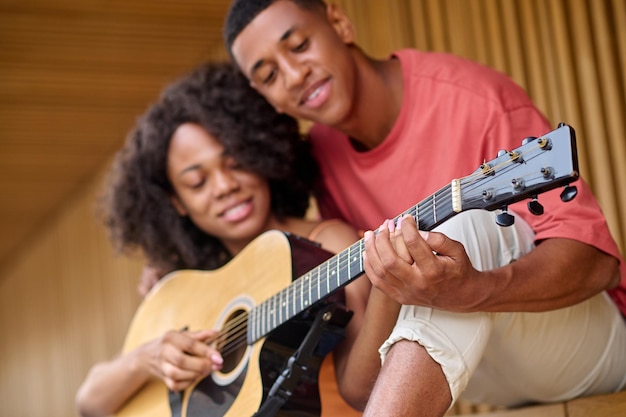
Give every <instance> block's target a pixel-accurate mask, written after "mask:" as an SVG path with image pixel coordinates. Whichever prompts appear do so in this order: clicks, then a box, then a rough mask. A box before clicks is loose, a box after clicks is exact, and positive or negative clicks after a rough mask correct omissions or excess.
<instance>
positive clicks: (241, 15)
mask: <svg viewBox="0 0 626 417" xmlns="http://www.w3.org/2000/svg"><path fill="white" fill-rule="evenodd" d="M275 1H276V0H234V1H233V2H232V3H231V5H230V7H229V9H228V13H227V14H226V19H225V20H224V28H223V31H222V35H223V37H224V44H225V45H226V50H227V51H228V53H229V54H230V53H231V48H232V46H233V42H235V39H236V38H237V36H239V34H240V33H241V31H243V30H244V29H245V28H246V27H247V26H248V24H250V22H252V20H254V18H255V17H256V16H257V15H258V14H259V13H261V12H262V11H263V10H265V9H267V8H268V7H269V6H271V5H272V4H273V3H274V2H275ZM289 1H291V2H293V3H295V4H296V5H297V6H298V7H301V8H303V9H307V10H320V11H323V10H325V7H326V3H325V2H324V1H323V0H289ZM231 58H232V54H231Z"/></svg>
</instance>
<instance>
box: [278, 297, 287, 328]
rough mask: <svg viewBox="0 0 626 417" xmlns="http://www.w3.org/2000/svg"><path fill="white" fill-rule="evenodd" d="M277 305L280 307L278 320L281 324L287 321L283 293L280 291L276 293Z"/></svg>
mask: <svg viewBox="0 0 626 417" xmlns="http://www.w3.org/2000/svg"><path fill="white" fill-rule="evenodd" d="M278 304H279V305H280V309H279V316H278V320H279V321H280V322H281V323H283V322H284V321H285V320H287V311H286V307H287V305H286V303H285V292H284V291H280V292H279V293H278Z"/></svg>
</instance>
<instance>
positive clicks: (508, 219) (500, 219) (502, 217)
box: [496, 206, 515, 227]
mask: <svg viewBox="0 0 626 417" xmlns="http://www.w3.org/2000/svg"><path fill="white" fill-rule="evenodd" d="M513 223H515V217H513V216H512V215H510V214H509V212H508V211H507V207H506V206H504V207H502V213H500V214H498V215H497V216H496V224H497V225H498V226H503V227H508V226H511V225H513Z"/></svg>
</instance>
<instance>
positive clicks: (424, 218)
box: [247, 181, 460, 344]
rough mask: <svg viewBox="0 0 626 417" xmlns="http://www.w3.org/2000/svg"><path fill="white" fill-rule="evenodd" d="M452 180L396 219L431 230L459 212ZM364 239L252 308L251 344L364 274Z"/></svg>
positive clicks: (456, 190) (249, 321) (456, 193)
mask: <svg viewBox="0 0 626 417" xmlns="http://www.w3.org/2000/svg"><path fill="white" fill-rule="evenodd" d="M456 184H457V183H456V182H455V181H453V182H452V184H451V185H447V186H445V187H443V188H442V189H440V190H439V191H437V192H436V193H435V194H433V195H431V196H429V197H428V198H426V199H425V200H423V201H422V202H420V203H418V204H416V205H415V206H413V207H411V208H410V209H408V210H407V211H405V212H403V213H401V214H399V215H398V216H396V217H395V218H394V221H397V220H398V219H399V218H400V217H403V216H405V215H410V216H412V217H413V218H415V219H416V221H417V222H418V225H419V228H420V229H421V230H432V229H433V228H435V227H436V226H437V225H439V224H441V223H443V222H444V221H446V220H447V219H449V218H450V217H452V216H454V215H455V214H456V212H455V208H456V207H454V201H455V199H456V198H457V195H458V193H460V190H458V189H457V188H458V187H457V185H456ZM364 249H365V243H364V240H363V239H361V240H359V241H358V242H356V243H354V244H352V245H351V246H350V247H348V248H347V249H344V250H343V251H341V252H339V253H338V254H336V255H334V256H333V257H332V258H330V259H329V260H327V261H326V262H324V263H322V264H320V265H318V266H317V267H315V268H313V269H312V270H310V271H309V272H307V273H306V274H304V275H302V276H300V277H299V278H298V279H296V280H295V281H294V282H293V283H292V284H291V285H289V286H288V287H287V288H285V289H283V290H282V291H280V292H279V293H277V294H275V295H274V296H272V297H270V298H269V299H267V300H265V301H263V302H262V303H260V304H259V305H258V306H256V307H255V308H253V309H252V310H251V311H250V313H249V316H248V336H247V338H248V343H250V344H251V343H254V342H255V341H257V340H258V339H260V338H262V337H264V336H265V335H267V334H268V333H270V332H271V331H272V330H274V329H276V328H277V327H278V326H280V325H281V324H283V323H285V322H287V321H288V320H290V319H292V318H294V317H295V316H296V315H298V314H300V313H301V312H303V311H304V310H306V309H307V308H309V307H311V306H312V305H313V304H315V303H316V302H318V301H320V300H323V299H324V298H326V297H328V296H329V295H331V294H332V293H334V292H335V291H337V290H338V289H340V288H342V287H343V286H345V285H347V284H349V283H350V282H352V281H353V280H355V279H356V278H358V277H360V276H361V275H363V273H364V272H365V271H364V267H363V256H362V252H363V250H364Z"/></svg>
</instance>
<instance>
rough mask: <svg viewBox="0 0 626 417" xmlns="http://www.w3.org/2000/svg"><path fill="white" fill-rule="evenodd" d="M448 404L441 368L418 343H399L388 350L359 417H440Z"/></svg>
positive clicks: (448, 394)
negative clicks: (370, 394) (369, 397)
mask: <svg viewBox="0 0 626 417" xmlns="http://www.w3.org/2000/svg"><path fill="white" fill-rule="evenodd" d="M451 401H452V397H451V395H450V389H449V387H448V382H447V381H446V377H445V376H444V374H443V371H442V369H441V366H440V365H439V364H438V363H437V362H435V361H434V360H433V359H432V358H431V357H430V355H429V354H428V352H426V349H424V348H423V347H422V346H421V345H420V344H419V343H417V342H411V341H408V340H402V341H399V342H397V343H395V344H394V345H393V347H392V348H391V349H390V350H389V353H388V355H387V358H386V360H385V363H384V365H383V367H382V369H381V371H380V375H379V376H378V379H377V380H376V384H375V385H374V390H373V391H372V396H371V400H370V402H369V403H368V404H367V407H366V409H365V413H364V414H363V416H364V417H372V416H394V417H405V416H414V417H431V416H433V417H434V416H442V415H443V414H444V413H445V412H446V411H447V410H448V408H449V407H450V403H451Z"/></svg>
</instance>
